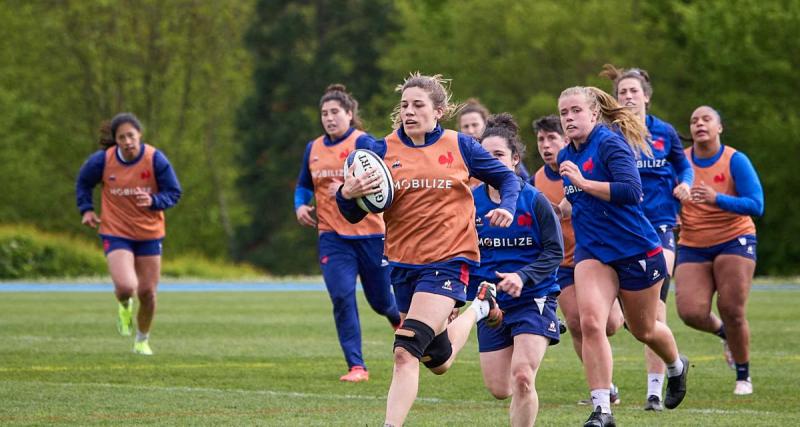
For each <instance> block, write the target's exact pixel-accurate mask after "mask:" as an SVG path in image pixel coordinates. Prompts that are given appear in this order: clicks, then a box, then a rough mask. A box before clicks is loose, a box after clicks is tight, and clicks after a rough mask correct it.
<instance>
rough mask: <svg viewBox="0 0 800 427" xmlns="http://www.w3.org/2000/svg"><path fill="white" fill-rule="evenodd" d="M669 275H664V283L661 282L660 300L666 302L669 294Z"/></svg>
mask: <svg viewBox="0 0 800 427" xmlns="http://www.w3.org/2000/svg"><path fill="white" fill-rule="evenodd" d="M670 278H671V276H670V275H669V274H667V275H665V276H664V283H662V284H661V295H659V296H660V297H661V301H664V302H665V303H666V302H667V296H668V295H669V279H670Z"/></svg>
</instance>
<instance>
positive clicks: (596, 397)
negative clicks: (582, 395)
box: [591, 388, 611, 414]
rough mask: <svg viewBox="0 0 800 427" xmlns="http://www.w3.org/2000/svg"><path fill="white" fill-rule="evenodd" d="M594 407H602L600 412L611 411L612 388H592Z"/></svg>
mask: <svg viewBox="0 0 800 427" xmlns="http://www.w3.org/2000/svg"><path fill="white" fill-rule="evenodd" d="M591 393H592V408H594V409H596V408H597V407H598V406H599V407H600V412H602V413H604V414H610V413H611V390H610V389H607V388H596V389H594V390H592V392H591Z"/></svg>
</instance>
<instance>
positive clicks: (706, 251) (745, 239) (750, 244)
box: [676, 234, 758, 265]
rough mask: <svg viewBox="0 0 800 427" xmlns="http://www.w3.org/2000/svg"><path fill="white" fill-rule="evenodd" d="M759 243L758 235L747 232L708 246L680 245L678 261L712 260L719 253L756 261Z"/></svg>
mask: <svg viewBox="0 0 800 427" xmlns="http://www.w3.org/2000/svg"><path fill="white" fill-rule="evenodd" d="M757 243H758V242H757V240H756V236H754V235H752V234H745V235H743V236H739V237H737V238H735V239H733V240H729V241H727V242H724V243H720V244H718V245H714V246H709V247H707V248H690V247H689V246H683V245H678V255H677V259H676V263H677V264H678V265H680V264H683V263H684V262H712V261H714V259H715V258H716V257H718V256H719V255H738V256H740V257H744V258H747V259H752V260H753V261H755V260H756V245H757Z"/></svg>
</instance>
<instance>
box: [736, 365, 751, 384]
mask: <svg viewBox="0 0 800 427" xmlns="http://www.w3.org/2000/svg"><path fill="white" fill-rule="evenodd" d="M749 379H750V362H744V363H737V364H736V381H747V380H749Z"/></svg>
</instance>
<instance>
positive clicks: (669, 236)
mask: <svg viewBox="0 0 800 427" xmlns="http://www.w3.org/2000/svg"><path fill="white" fill-rule="evenodd" d="M653 228H655V229H656V234H658V238H659V239H661V247H662V248H664V249H668V250H670V251H672V252H675V233H674V232H673V231H672V226H671V225H667V224H662V225H659V226H658V227H653Z"/></svg>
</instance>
